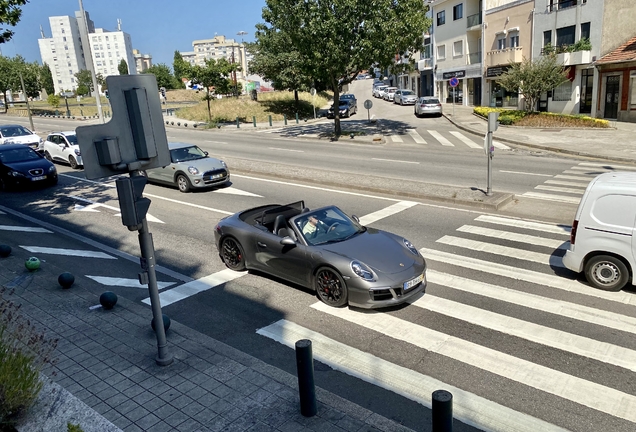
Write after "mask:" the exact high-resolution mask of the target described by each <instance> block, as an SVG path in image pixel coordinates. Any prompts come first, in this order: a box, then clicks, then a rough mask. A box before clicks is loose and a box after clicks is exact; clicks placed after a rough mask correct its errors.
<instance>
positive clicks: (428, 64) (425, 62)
mask: <svg viewBox="0 0 636 432" xmlns="http://www.w3.org/2000/svg"><path fill="white" fill-rule="evenodd" d="M427 69H433V59H432V58H426V59H422V60H419V61H418V62H417V70H419V71H423V70H427Z"/></svg>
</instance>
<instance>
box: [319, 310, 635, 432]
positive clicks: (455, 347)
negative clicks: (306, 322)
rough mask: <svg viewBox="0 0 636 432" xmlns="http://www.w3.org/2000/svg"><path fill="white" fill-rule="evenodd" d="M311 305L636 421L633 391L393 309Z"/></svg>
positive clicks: (427, 348) (534, 386) (559, 395)
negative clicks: (461, 335)
mask: <svg viewBox="0 0 636 432" xmlns="http://www.w3.org/2000/svg"><path fill="white" fill-rule="evenodd" d="M312 307H313V308H315V309H317V310H319V311H321V312H324V313H326V314H329V315H332V316H335V317H338V318H341V319H343V320H345V321H347V322H350V323H354V324H358V325H360V326H363V327H364V328H366V329H370V330H373V331H376V332H377V333H379V334H382V335H386V336H388V337H391V338H393V339H396V340H401V341H404V342H407V343H410V344H412V345H414V346H416V347H418V348H422V349H425V350H427V351H430V352H434V353H437V354H440V355H442V356H445V357H449V358H452V359H455V360H457V361H460V362H462V363H464V364H469V365H471V366H474V367H476V368H479V369H482V370H485V371H488V372H490V373H493V374H496V375H498V376H502V377H505V378H507V379H510V380H513V381H515V382H518V383H521V384H524V385H527V386H530V387H533V388H536V389H538V390H541V391H544V392H546V393H550V394H553V395H556V396H558V397H561V398H563V399H567V400H570V401H572V402H575V403H578V404H581V405H584V406H587V407H590V408H593V409H595V410H598V411H601V412H604V413H607V414H609V415H612V416H615V417H618V418H622V419H625V420H628V421H632V422H636V396H634V395H631V394H628V393H624V392H621V391H618V390H615V389H612V388H610V387H606V386H603V385H601V384H597V383H594V382H591V381H587V380H585V379H582V378H578V377H575V376H572V375H569V374H566V373H564V372H561V371H557V370H554V369H550V368H548V367H546V366H542V365H539V364H536V363H532V362H529V361H527V360H523V359H519V358H516V357H513V356H511V355H509V354H505V353H502V352H499V351H495V350H493V349H490V348H487V347H483V346H481V345H478V344H476V343H472V342H469V341H465V340H463V339H460V338H457V337H454V336H450V335H447V334H445V333H441V332H438V331H434V330H431V329H428V328H426V327H423V326H419V325H416V324H413V323H411V322H408V321H404V320H401V319H399V318H395V317H394V316H392V315H390V314H386V313H382V312H355V311H353V310H351V309H347V308H334V307H329V306H326V305H324V304H323V303H319V304H314V305H312ZM316 351H318V350H316ZM512 430H515V429H514V428H513V429H512Z"/></svg>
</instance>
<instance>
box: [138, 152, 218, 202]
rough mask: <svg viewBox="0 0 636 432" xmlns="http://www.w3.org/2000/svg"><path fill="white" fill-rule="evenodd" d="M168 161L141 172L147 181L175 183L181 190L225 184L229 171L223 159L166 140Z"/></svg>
mask: <svg viewBox="0 0 636 432" xmlns="http://www.w3.org/2000/svg"><path fill="white" fill-rule="evenodd" d="M168 147H169V148H170V159H171V161H172V163H171V164H170V165H168V166H166V167H163V168H153V169H149V170H147V171H146V172H145V174H146V177H147V178H148V180H149V181H151V182H159V183H166V184H171V185H176V186H177V187H178V188H179V190H180V191H181V192H189V191H190V190H192V189H193V188H203V187H209V186H216V185H220V184H225V183H228V182H229V181H230V171H229V170H228V168H227V165H226V164H225V162H223V161H222V160H220V159H215V158H213V157H209V156H208V152H205V151H203V150H201V149H200V148H199V147H197V146H196V145H194V144H185V143H169V144H168Z"/></svg>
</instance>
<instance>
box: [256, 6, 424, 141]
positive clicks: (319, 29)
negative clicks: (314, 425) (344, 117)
mask: <svg viewBox="0 0 636 432" xmlns="http://www.w3.org/2000/svg"><path fill="white" fill-rule="evenodd" d="M427 11H428V6H427V5H423V2H422V0H374V1H369V0H266V6H265V7H264V8H263V20H264V21H265V24H264V25H263V26H264V27H265V28H267V29H268V30H269V31H271V32H281V33H283V34H284V37H285V38H286V40H287V41H288V42H289V43H290V45H289V47H288V49H289V50H290V51H294V52H297V53H298V60H299V64H300V65H301V70H302V72H303V74H305V75H308V76H310V77H311V78H312V79H313V80H315V81H320V82H324V83H325V84H326V85H328V87H329V88H331V89H332V90H333V93H334V101H335V102H336V103H337V101H338V99H339V97H340V90H341V88H342V86H343V85H345V84H349V83H350V82H351V81H352V80H354V79H355V77H356V76H357V75H358V73H359V72H360V71H362V70H364V69H366V68H367V67H368V66H369V65H370V64H372V63H378V64H380V65H381V67H387V66H389V65H391V64H393V59H394V56H395V54H396V53H402V52H405V53H411V54H412V53H415V52H416V51H418V50H420V49H421V48H422V41H423V38H422V35H423V34H424V31H425V30H426V29H428V28H429V27H430V24H431V21H430V19H429V18H427V17H426V12H427ZM257 38H258V36H257ZM259 40H260V39H259ZM335 133H336V135H340V133H341V128H340V116H339V113H338V111H337V110H336V118H335Z"/></svg>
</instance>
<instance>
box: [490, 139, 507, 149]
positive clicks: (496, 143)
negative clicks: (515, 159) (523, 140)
mask: <svg viewBox="0 0 636 432" xmlns="http://www.w3.org/2000/svg"><path fill="white" fill-rule="evenodd" d="M492 145H493V146H495V148H498V149H500V150H510V147H508V146H507V145H505V144H503V143H500V142H499V141H493V142H492Z"/></svg>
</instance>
